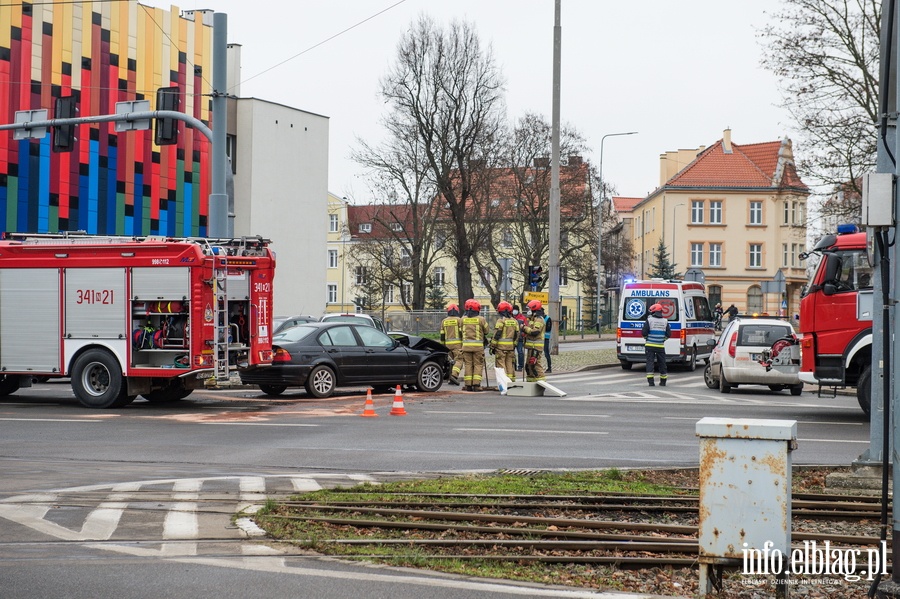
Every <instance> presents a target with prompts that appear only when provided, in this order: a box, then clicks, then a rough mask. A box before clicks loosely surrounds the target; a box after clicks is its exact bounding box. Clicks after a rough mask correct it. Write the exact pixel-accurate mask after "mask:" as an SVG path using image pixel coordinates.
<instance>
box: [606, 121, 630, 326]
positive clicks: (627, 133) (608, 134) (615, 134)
mask: <svg viewBox="0 0 900 599" xmlns="http://www.w3.org/2000/svg"><path fill="white" fill-rule="evenodd" d="M636 134H637V131H625V132H623V133H607V134H606V135H604V136H603V137H601V138H600V168H599V170H598V174H597V176H598V177H599V178H600V201H599V202H597V334H598V335H599V334H600V324H601V322H600V289H601V287H602V281H603V249H602V247H603V197H604V196H605V195H606V188H605V186H604V185H603V142H605V141H606V138H607V137H616V136H619V135H636Z"/></svg>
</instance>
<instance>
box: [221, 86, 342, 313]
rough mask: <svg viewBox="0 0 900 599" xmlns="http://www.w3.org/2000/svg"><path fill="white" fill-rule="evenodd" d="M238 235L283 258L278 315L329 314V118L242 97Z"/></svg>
mask: <svg viewBox="0 0 900 599" xmlns="http://www.w3.org/2000/svg"><path fill="white" fill-rule="evenodd" d="M236 102H237V114H236V116H237V118H236V121H237V122H236V154H237V156H236V161H235V162H236V165H237V166H236V172H235V175H234V196H235V198H234V208H235V221H234V233H235V235H236V236H241V235H262V236H263V237H266V238H268V239H271V240H272V242H273V247H274V248H275V251H276V252H277V264H276V268H275V272H276V274H275V297H274V302H275V313H276V314H278V315H285V316H289V315H294V314H314V315H319V314H322V313H324V312H325V290H326V283H325V274H326V257H327V251H326V241H327V239H326V238H327V231H328V211H327V198H328V118H327V117H324V116H320V115H317V114H312V113H310V112H304V111H302V110H297V109H295V108H290V107H288V106H283V105H281V104H276V103H274V102H267V101H265V100H258V99H255V98H238V99H237V100H236Z"/></svg>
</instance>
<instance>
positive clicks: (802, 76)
mask: <svg viewBox="0 0 900 599" xmlns="http://www.w3.org/2000/svg"><path fill="white" fill-rule="evenodd" d="M881 4H882V3H881V2H880V1H879V0H784V7H783V8H782V9H781V10H780V11H779V12H776V13H775V14H773V15H772V22H773V24H772V25H769V26H767V27H765V28H764V29H762V30H761V32H760V37H761V38H762V40H763V41H764V44H763V60H762V64H763V66H764V67H765V68H766V69H768V70H770V71H772V72H773V73H774V74H775V75H776V76H778V78H779V80H780V84H781V90H782V95H783V98H784V104H783V105H784V106H785V107H786V108H787V109H788V110H789V111H790V114H791V116H792V117H793V118H794V120H795V125H796V127H797V128H798V129H799V132H800V133H801V135H802V137H803V140H804V141H805V146H804V152H803V155H802V158H801V159H800V160H799V161H798V164H797V167H798V170H800V171H801V172H802V173H803V174H807V175H810V176H811V177H812V178H814V179H817V180H818V181H820V182H821V183H822V184H823V185H824V186H826V187H827V188H829V189H835V190H839V189H846V188H847V186H848V185H849V186H850V187H851V188H852V189H853V190H854V191H856V192H859V191H860V190H859V189H858V188H857V186H858V185H859V181H860V179H859V176H860V175H861V174H862V173H864V172H866V171H869V170H872V168H873V167H874V164H875V153H876V142H877V124H878V120H879V109H878V76H879V71H878V69H879V60H880V59H879V44H880V36H881Z"/></svg>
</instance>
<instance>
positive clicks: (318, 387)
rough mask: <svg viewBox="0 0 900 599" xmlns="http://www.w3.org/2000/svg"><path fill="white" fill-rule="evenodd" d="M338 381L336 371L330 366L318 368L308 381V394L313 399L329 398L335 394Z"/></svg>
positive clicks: (313, 371)
mask: <svg viewBox="0 0 900 599" xmlns="http://www.w3.org/2000/svg"><path fill="white" fill-rule="evenodd" d="M336 385H337V380H336V379H335V377H334V371H333V370H331V368H329V367H328V366H316V367H315V368H313V369H312V372H310V373H309V378H308V379H306V392H307V393H309V394H310V395H312V396H313V397H318V398H323V397H329V396H330V395H331V394H332V393H334V388H335V386H336Z"/></svg>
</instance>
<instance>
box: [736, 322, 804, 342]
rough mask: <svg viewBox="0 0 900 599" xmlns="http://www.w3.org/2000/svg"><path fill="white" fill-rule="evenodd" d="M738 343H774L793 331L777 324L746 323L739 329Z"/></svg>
mask: <svg viewBox="0 0 900 599" xmlns="http://www.w3.org/2000/svg"><path fill="white" fill-rule="evenodd" d="M738 331H739V332H738V342H737V344H738V345H772V344H773V343H775V342H776V341H778V340H779V339H781V338H782V337H786V336H789V335H790V334H791V333H792V332H793V331H792V330H791V328H790V327H787V326H780V325H777V324H754V323H751V324H745V325H742V326H741V327H740V328H739V329H738Z"/></svg>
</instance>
